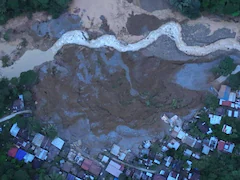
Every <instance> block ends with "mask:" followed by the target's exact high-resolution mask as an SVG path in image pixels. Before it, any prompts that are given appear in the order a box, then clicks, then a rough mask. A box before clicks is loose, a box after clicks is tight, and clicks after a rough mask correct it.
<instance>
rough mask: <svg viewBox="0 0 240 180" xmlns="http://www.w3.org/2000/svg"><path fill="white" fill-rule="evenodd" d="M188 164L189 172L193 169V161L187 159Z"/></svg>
mask: <svg viewBox="0 0 240 180" xmlns="http://www.w3.org/2000/svg"><path fill="white" fill-rule="evenodd" d="M187 165H188V167H187V168H186V171H188V172H189V171H191V169H192V161H189V160H187Z"/></svg>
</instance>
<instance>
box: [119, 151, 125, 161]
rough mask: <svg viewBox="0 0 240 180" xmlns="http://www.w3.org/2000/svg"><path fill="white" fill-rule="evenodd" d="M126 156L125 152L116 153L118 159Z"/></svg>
mask: <svg viewBox="0 0 240 180" xmlns="http://www.w3.org/2000/svg"><path fill="white" fill-rule="evenodd" d="M126 156H127V155H126V153H124V152H120V153H119V154H118V159H120V160H121V161H123V160H124V159H125V157H126Z"/></svg>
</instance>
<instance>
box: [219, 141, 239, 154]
mask: <svg viewBox="0 0 240 180" xmlns="http://www.w3.org/2000/svg"><path fill="white" fill-rule="evenodd" d="M234 147H235V144H234V143H230V142H225V141H223V140H220V141H219V142H218V147H217V148H218V150H219V151H222V152H226V153H232V152H233V149H234Z"/></svg>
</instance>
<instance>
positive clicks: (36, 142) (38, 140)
mask: <svg viewBox="0 0 240 180" xmlns="http://www.w3.org/2000/svg"><path fill="white" fill-rule="evenodd" d="M43 140H44V136H43V135H42V134H40V133H37V134H35V136H34V138H33V140H32V143H33V144H34V145H36V146H38V147H40V146H41V144H42V142H43Z"/></svg>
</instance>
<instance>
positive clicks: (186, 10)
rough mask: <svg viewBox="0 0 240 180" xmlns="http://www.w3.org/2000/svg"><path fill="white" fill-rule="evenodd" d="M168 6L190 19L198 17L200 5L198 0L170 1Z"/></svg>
mask: <svg viewBox="0 0 240 180" xmlns="http://www.w3.org/2000/svg"><path fill="white" fill-rule="evenodd" d="M170 4H171V5H173V6H174V7H175V8H176V9H177V10H179V11H180V12H181V13H182V14H184V15H185V16H187V17H189V18H191V19H195V18H197V17H199V16H200V7H201V3H200V1H199V0H170Z"/></svg>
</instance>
